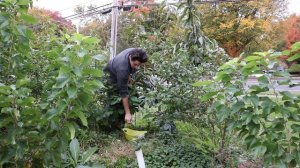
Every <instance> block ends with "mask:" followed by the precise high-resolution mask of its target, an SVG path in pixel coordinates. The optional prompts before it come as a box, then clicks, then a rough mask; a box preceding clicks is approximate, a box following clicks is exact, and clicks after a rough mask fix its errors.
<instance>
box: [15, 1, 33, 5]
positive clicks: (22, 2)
mask: <svg viewBox="0 0 300 168" xmlns="http://www.w3.org/2000/svg"><path fill="white" fill-rule="evenodd" d="M29 3H30V0H18V1H17V4H18V5H29Z"/></svg>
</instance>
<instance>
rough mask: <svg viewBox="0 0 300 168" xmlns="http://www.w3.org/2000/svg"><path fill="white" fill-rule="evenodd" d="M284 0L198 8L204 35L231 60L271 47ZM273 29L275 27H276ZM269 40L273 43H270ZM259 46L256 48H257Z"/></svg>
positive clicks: (243, 2)
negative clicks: (218, 46) (246, 52)
mask: <svg viewBox="0 0 300 168" xmlns="http://www.w3.org/2000/svg"><path fill="white" fill-rule="evenodd" d="M285 8H286V0H261V1H257V0H252V1H238V2H226V3H215V4H205V5H200V6H199V9H200V12H201V13H202V15H201V19H202V28H203V31H204V33H205V34H206V35H207V36H208V37H210V38H214V39H216V41H217V42H218V43H219V44H220V46H222V47H223V48H224V49H225V50H226V52H227V53H228V54H229V55H230V56H231V57H237V56H239V55H240V53H241V52H244V51H248V52H252V51H253V50H254V51H255V50H256V51H257V50H264V48H273V47H274V46H276V44H277V43H275V42H274V38H271V37H272V35H273V36H274V35H275V33H276V34H278V33H279V32H280V31H279V30H280V26H279V25H278V24H277V25H276V22H277V21H278V20H281V19H282V18H283V15H282V14H283V13H284V12H283V11H284V10H285ZM276 26H277V27H276ZM271 39H273V41H272V40H271ZM258 46H260V48H258Z"/></svg>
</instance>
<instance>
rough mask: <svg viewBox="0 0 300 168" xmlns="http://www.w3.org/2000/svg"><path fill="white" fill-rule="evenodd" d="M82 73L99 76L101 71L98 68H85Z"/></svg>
mask: <svg viewBox="0 0 300 168" xmlns="http://www.w3.org/2000/svg"><path fill="white" fill-rule="evenodd" d="M83 74H85V75H90V76H93V77H101V76H102V75H103V71H102V70H99V69H85V70H83Z"/></svg>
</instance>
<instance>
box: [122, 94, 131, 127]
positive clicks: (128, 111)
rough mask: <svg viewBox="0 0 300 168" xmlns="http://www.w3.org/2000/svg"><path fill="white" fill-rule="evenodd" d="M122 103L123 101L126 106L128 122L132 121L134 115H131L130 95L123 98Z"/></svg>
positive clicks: (126, 119) (126, 120)
mask: <svg viewBox="0 0 300 168" xmlns="http://www.w3.org/2000/svg"><path fill="white" fill-rule="evenodd" d="M122 103H123V107H124V111H125V122H126V123H131V121H132V116H131V113H130V108H129V101H128V97H124V98H122Z"/></svg>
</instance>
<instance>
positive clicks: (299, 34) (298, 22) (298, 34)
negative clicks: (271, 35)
mask: <svg viewBox="0 0 300 168" xmlns="http://www.w3.org/2000/svg"><path fill="white" fill-rule="evenodd" d="M284 24H285V26H286V32H285V46H286V48H290V47H291V45H292V44H294V43H295V42H297V41H300V16H297V15H291V16H290V17H289V18H288V19H287V20H286V21H285V23H284Z"/></svg>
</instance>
